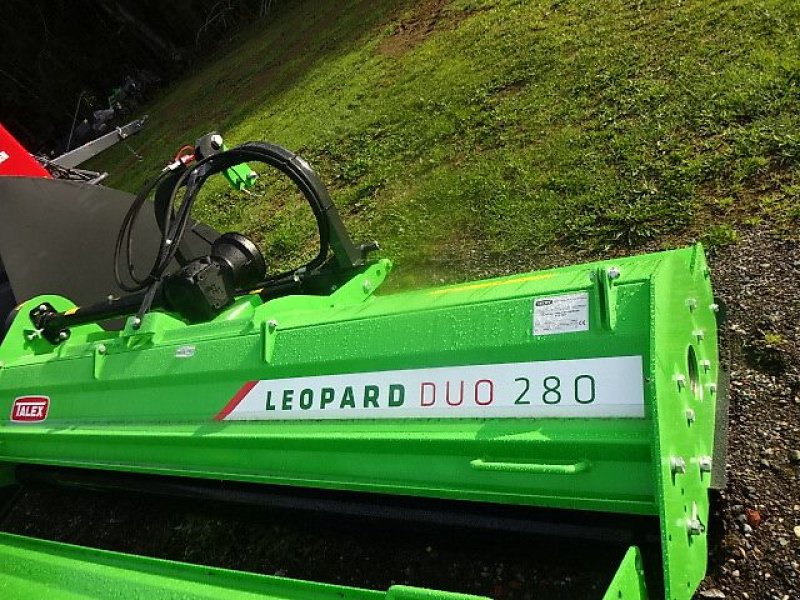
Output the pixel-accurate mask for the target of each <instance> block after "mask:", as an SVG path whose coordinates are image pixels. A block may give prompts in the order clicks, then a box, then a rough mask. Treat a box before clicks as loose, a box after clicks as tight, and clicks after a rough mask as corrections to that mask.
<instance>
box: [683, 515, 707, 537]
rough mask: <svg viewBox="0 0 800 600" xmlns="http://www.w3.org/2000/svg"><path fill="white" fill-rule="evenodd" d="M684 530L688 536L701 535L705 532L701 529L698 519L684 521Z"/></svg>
mask: <svg viewBox="0 0 800 600" xmlns="http://www.w3.org/2000/svg"><path fill="white" fill-rule="evenodd" d="M686 529H687V530H688V532H689V535H701V534H703V533H705V531H706V528H705V527H703V524H702V523H701V522H700V519H689V520H688V521H686Z"/></svg>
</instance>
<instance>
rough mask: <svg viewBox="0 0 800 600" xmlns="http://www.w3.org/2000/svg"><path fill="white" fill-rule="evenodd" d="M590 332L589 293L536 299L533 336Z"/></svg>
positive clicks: (534, 302)
mask: <svg viewBox="0 0 800 600" xmlns="http://www.w3.org/2000/svg"><path fill="white" fill-rule="evenodd" d="M588 330H589V293H588V292H580V293H578V294H565V295H563V296H549V297H547V298H536V299H535V300H534V301H533V335H551V334H554V333H571V332H573V331H588Z"/></svg>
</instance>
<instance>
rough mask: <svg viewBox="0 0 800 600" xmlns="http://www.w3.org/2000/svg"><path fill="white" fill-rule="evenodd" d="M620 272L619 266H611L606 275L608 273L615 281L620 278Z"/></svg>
mask: <svg viewBox="0 0 800 600" xmlns="http://www.w3.org/2000/svg"><path fill="white" fill-rule="evenodd" d="M620 274H621V273H620V271H619V268H617V267H610V268H609V269H608V271H606V275H608V278H609V279H610V280H611V281H614V280H615V279H619V276H620Z"/></svg>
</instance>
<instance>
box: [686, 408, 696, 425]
mask: <svg viewBox="0 0 800 600" xmlns="http://www.w3.org/2000/svg"><path fill="white" fill-rule="evenodd" d="M696 418H697V415H695V412H694V410H692V409H691V408H687V409H686V420H687V421H689V423H694V422H695V419H696Z"/></svg>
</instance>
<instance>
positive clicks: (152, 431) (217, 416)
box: [0, 245, 719, 600]
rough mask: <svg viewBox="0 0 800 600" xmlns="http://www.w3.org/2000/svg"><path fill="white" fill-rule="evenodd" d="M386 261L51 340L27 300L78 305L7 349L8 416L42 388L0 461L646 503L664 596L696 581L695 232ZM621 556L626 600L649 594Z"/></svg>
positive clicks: (707, 374)
mask: <svg viewBox="0 0 800 600" xmlns="http://www.w3.org/2000/svg"><path fill="white" fill-rule="evenodd" d="M390 270H391V263H390V262H389V261H388V260H380V261H377V262H375V263H373V264H371V265H369V266H367V267H365V268H364V269H363V271H362V272H361V273H359V274H357V275H355V276H354V277H353V278H352V279H351V280H350V281H348V282H347V283H345V284H344V285H341V286H340V287H338V288H336V289H332V290H331V293H330V294H329V295H327V296H286V297H282V298H277V299H273V300H270V301H267V302H264V301H262V299H261V298H260V297H259V296H258V295H256V294H253V295H248V296H243V297H240V298H238V299H237V301H236V302H235V303H234V304H233V305H232V306H231V307H230V308H228V309H227V310H226V311H225V312H223V313H222V314H220V315H219V316H218V317H217V318H215V319H214V320H213V321H210V322H207V323H202V324H195V325H189V324H187V323H185V322H184V321H182V320H181V319H180V318H179V317H178V316H176V315H171V314H166V313H162V312H153V313H150V314H147V315H146V316H145V319H144V321H143V323H142V326H141V328H139V329H134V328H133V327H132V325H131V323H130V322H129V323H128V324H127V325H126V327H125V329H124V330H123V331H120V332H107V331H104V330H103V329H102V328H101V327H99V326H98V325H94V324H89V325H83V326H78V327H75V328H74V329H73V331H72V335H71V337H70V338H69V340H67V341H66V342H64V343H62V344H59V345H56V346H54V345H52V344H50V343H49V342H47V341H46V340H44V339H42V338H41V337H38V336H37V332H36V331H35V330H33V328H32V325H31V322H30V319H29V318H28V313H29V311H30V310H31V309H32V308H34V307H36V306H38V304H40V303H42V302H49V303H51V304H52V305H53V306H54V307H55V308H56V309H57V310H67V309H69V308H71V307H72V306H73V305H72V303H71V302H70V301H69V300H67V299H65V298H61V297H57V296H41V297H38V298H34V299H32V300H30V301H28V302H26V303H24V305H23V306H22V307H21V308H20V311H19V316H18V317H17V318H16V319H15V321H14V322H13V324H12V325H11V328H10V330H9V333H8V335H7V336H6V338H5V340H4V341H3V343H2V345H0V414H5V415H10V416H11V417H13V415H14V414H15V412H14V411H17V410H18V407H17V405H18V404H19V403H20V402H22V404H24V402H25V399H26V398H46V399H47V402H48V406H47V408H46V418H44V420H40V421H37V420H36V415H34V418H33V419H32V420H27V421H26V420H23V421H22V422H15V421H12V419H11V418H10V417H9V418H8V419H7V420H3V421H0V465H5V469H6V470H7V472H9V473H11V472H12V470H13V467H14V466H15V465H17V464H22V463H35V464H45V465H58V466H63V467H80V468H90V469H105V470H118V471H129V472H140V473H155V474H165V475H174V476H183V477H196V478H213V479H229V480H237V481H247V482H263V483H270V484H279V485H287V486H303V487H314V488H326V489H336V490H351V491H361V492H372V493H384V494H400V495H415V496H427V497H433V498H446V499H453V500H462V501H473V500H474V501H485V502H493V503H503V504H518V505H530V506H541V507H550V508H560V509H574V510H586V511H609V512H615V513H624V514H637V515H649V516H652V517H653V518H655V519H658V520H659V522H660V530H661V537H662V549H663V557H662V558H663V565H664V587H665V591H666V598H669V599H670V600H672V599H674V600H681V599H688V598H691V596H692V594H693V592H694V590H695V589H696V587H697V584H698V583H699V581H700V580H701V579H702V577H703V576H704V573H705V566H706V553H707V537H706V525H707V519H708V488H709V484H710V478H711V472H710V470H711V463H712V460H713V456H712V453H713V447H714V419H715V404H716V393H717V389H716V385H717V378H718V369H719V361H718V350H717V329H716V315H715V312H716V305H715V304H714V298H713V295H712V290H711V284H710V278H709V271H708V268H707V265H706V261H705V257H704V253H703V250H702V248H701V247H700V246H699V245H698V246H694V247H691V248H685V249H680V250H674V251H669V252H662V253H657V254H651V255H646V256H641V257H633V258H621V259H615V260H613V261H604V262H598V263H592V264H586V265H579V266H574V267H567V268H560V269H553V270H548V271H542V272H537V273H531V274H523V275H515V276H511V277H505V278H499V279H492V280H487V281H480V282H473V283H467V284H461V285H454V286H447V287H440V288H434V289H427V290H421V291H414V292H406V293H397V294H390V295H381V294H377V293H376V290H378V288H379V287H380V285H381V283H382V282H383V281H384V280H385V278H386V277H387V275H388V274H389V272H390ZM559 307H562V308H563V310H561V308H559ZM487 381H488V382H489V383H486V382H487ZM294 382H296V384H295V383H294ZM326 382H327V383H326ZM426 384H427V387H426ZM276 386H277V387H276ZM392 386H394V387H392ZM398 386H399V387H398ZM400 388H403V389H402V391H400ZM325 389H331V390H333V391H331V392H330V393H329V394H328V393H327V392H325V391H324V390H325ZM348 389H349V390H350V391H348ZM287 390H288V391H287ZM465 390H466V391H465ZM637 390H638V391H637ZM326 394H328V395H327V396H326ZM623 396H624V397H625V398H626V400H625V402H624V403H623V402H622V400H621V399H622V398H623ZM20 399H22V400H21V401H20ZM326 399H327V400H328V402H327V404H326V405H325V406H324V407H323V406H322V405H323V404H324V403H325V400H326ZM459 400H460V403H459ZM618 401H619V402H618ZM431 402H433V404H430V403H431ZM415 403H416V404H415ZM501 405H502V406H501ZM254 407H256V408H254ZM430 407H433V408H435V410H433V411H431V412H429V413H426V412H425V409H426V408H430ZM448 411H449V412H448ZM304 413H307V414H304ZM17 421H19V419H17ZM635 554H636V550H635V549H632V550H631V552H630V553H629V555H628V556H627V557H626V560H625V561H624V562H623V565H622V566H621V568H620V573H618V575H617V578H616V579H615V584H616V585H620V586H624V587H625V589H626V590H628V591H626V592H625V593H626V595H625V596H624V597H625V598H629V597H630V598H639V597H641V598H644V597H645V592H644V589H643V587H642V585H643V584H642V576H641V570H640V568H637V565H636V562H637V561H636V556H635ZM617 579H619V583H617ZM390 594H391V592H390ZM613 597H619V596H613Z"/></svg>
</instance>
